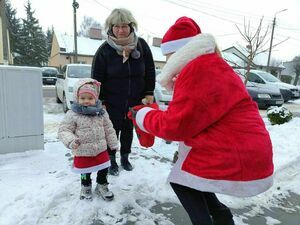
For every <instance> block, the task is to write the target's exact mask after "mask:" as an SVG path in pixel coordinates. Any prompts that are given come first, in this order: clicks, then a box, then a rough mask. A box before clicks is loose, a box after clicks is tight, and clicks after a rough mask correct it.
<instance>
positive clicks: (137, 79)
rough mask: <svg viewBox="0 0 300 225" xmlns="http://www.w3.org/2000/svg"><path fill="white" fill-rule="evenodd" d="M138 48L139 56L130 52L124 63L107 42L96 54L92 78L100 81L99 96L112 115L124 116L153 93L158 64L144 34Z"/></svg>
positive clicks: (115, 116)
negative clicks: (131, 54)
mask: <svg viewBox="0 0 300 225" xmlns="http://www.w3.org/2000/svg"><path fill="white" fill-rule="evenodd" d="M137 49H138V50H139V51H140V53H141V56H140V58H138V59H134V58H132V57H131V56H130V57H129V59H128V60H127V61H126V62H125V63H123V62H122V60H123V56H120V55H118V53H117V52H116V50H115V49H113V48H112V47H111V46H110V45H109V44H108V43H107V42H104V43H103V44H102V45H101V46H100V47H99V48H98V50H97V52H96V54H95V56H94V59H93V65H92V78H93V79H95V80H98V81H99V82H101V91H100V97H99V98H100V100H102V102H103V104H104V105H105V106H106V108H107V111H108V113H109V115H110V118H111V119H114V120H116V119H124V118H125V117H126V115H127V112H128V110H129V107H132V106H135V105H139V104H141V100H142V99H143V98H144V97H145V95H153V91H154V88H155V68H154V62H153V57H152V53H151V50H150V48H149V46H148V44H147V43H146V41H145V40H144V39H142V38H139V41H138V44H137Z"/></svg>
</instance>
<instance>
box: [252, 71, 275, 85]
mask: <svg viewBox="0 0 300 225" xmlns="http://www.w3.org/2000/svg"><path fill="white" fill-rule="evenodd" d="M257 74H259V75H260V76H262V78H264V79H265V80H266V81H268V82H272V83H274V82H281V81H280V80H279V79H278V78H276V77H274V76H273V75H272V74H270V73H267V72H264V71H259V72H257Z"/></svg>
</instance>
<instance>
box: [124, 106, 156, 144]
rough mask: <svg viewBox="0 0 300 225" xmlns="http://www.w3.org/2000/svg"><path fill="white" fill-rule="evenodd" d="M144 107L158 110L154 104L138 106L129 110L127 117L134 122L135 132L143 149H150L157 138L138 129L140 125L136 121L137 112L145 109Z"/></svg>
mask: <svg viewBox="0 0 300 225" xmlns="http://www.w3.org/2000/svg"><path fill="white" fill-rule="evenodd" d="M144 107H151V108H154V109H158V105H157V104H156V103H152V104H148V105H137V106H134V107H132V108H131V109H130V110H129V112H128V114H127V116H128V118H129V119H131V120H132V122H133V125H134V128H135V132H136V134H137V137H138V139H139V142H140V145H141V146H143V147H146V148H149V147H151V146H153V144H154V139H155V136H154V135H152V134H149V133H146V132H144V131H142V130H141V129H140V128H139V127H138V125H137V123H136V120H135V116H136V113H137V111H138V110H140V109H142V108H144Z"/></svg>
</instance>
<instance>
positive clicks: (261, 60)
mask: <svg viewBox="0 0 300 225" xmlns="http://www.w3.org/2000/svg"><path fill="white" fill-rule="evenodd" d="M233 51H236V52H238V53H239V54H240V56H241V58H244V59H245V60H246V59H247V56H248V52H247V51H246V50H245V49H243V48H241V47H238V46H232V47H229V48H226V49H224V50H223V52H233ZM268 57H269V53H267V52H262V53H260V54H257V55H256V56H255V58H254V59H253V64H255V65H256V66H263V67H266V66H267V65H268ZM270 66H272V67H277V68H281V69H284V68H285V67H284V65H283V63H282V61H279V60H276V59H275V58H272V57H271V61H270Z"/></svg>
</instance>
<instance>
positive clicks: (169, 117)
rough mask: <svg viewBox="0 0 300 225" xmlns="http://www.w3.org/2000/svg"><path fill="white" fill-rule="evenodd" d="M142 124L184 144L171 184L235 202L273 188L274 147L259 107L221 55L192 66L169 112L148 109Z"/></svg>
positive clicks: (139, 119)
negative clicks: (222, 194) (210, 193)
mask: <svg viewBox="0 0 300 225" xmlns="http://www.w3.org/2000/svg"><path fill="white" fill-rule="evenodd" d="M137 123H138V124H139V126H140V127H141V129H143V130H145V131H147V132H149V133H151V134H154V135H155V136H158V137H161V138H164V139H166V140H174V141H180V142H182V143H181V144H180V151H179V159H178V161H177V163H176V164H175V166H174V168H173V169H172V172H171V174H170V176H169V181H170V182H174V183H178V184H181V185H184V186H188V187H191V188H194V189H197V190H201V191H208V192H217V193H224V194H229V195H235V196H252V195H256V194H259V193H261V192H263V191H265V190H267V189H268V188H269V187H270V186H271V185H272V182H273V180H272V174H273V161H272V144H271V140H270V137H269V134H268V131H267V130H266V128H265V124H264V122H263V120H262V118H261V116H260V115H259V112H258V108H257V105H256V103H255V102H253V101H252V99H251V97H250V96H249V94H248V92H247V90H246V88H245V85H244V84H243V82H242V81H241V79H240V78H239V77H238V76H237V75H236V74H235V72H234V71H233V70H232V69H231V67H230V66H229V65H228V64H227V63H226V62H225V61H224V60H223V59H222V58H221V57H219V56H218V55H217V54H216V53H211V54H203V55H201V56H199V57H197V58H195V59H193V60H191V61H190V62H189V63H187V65H185V67H184V68H183V69H182V70H181V72H180V74H179V76H178V78H177V80H176V82H175V88H174V95H173V100H172V101H171V102H170V104H169V107H168V109H167V110H166V111H160V110H153V109H150V108H144V109H142V110H140V111H138V113H137Z"/></svg>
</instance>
